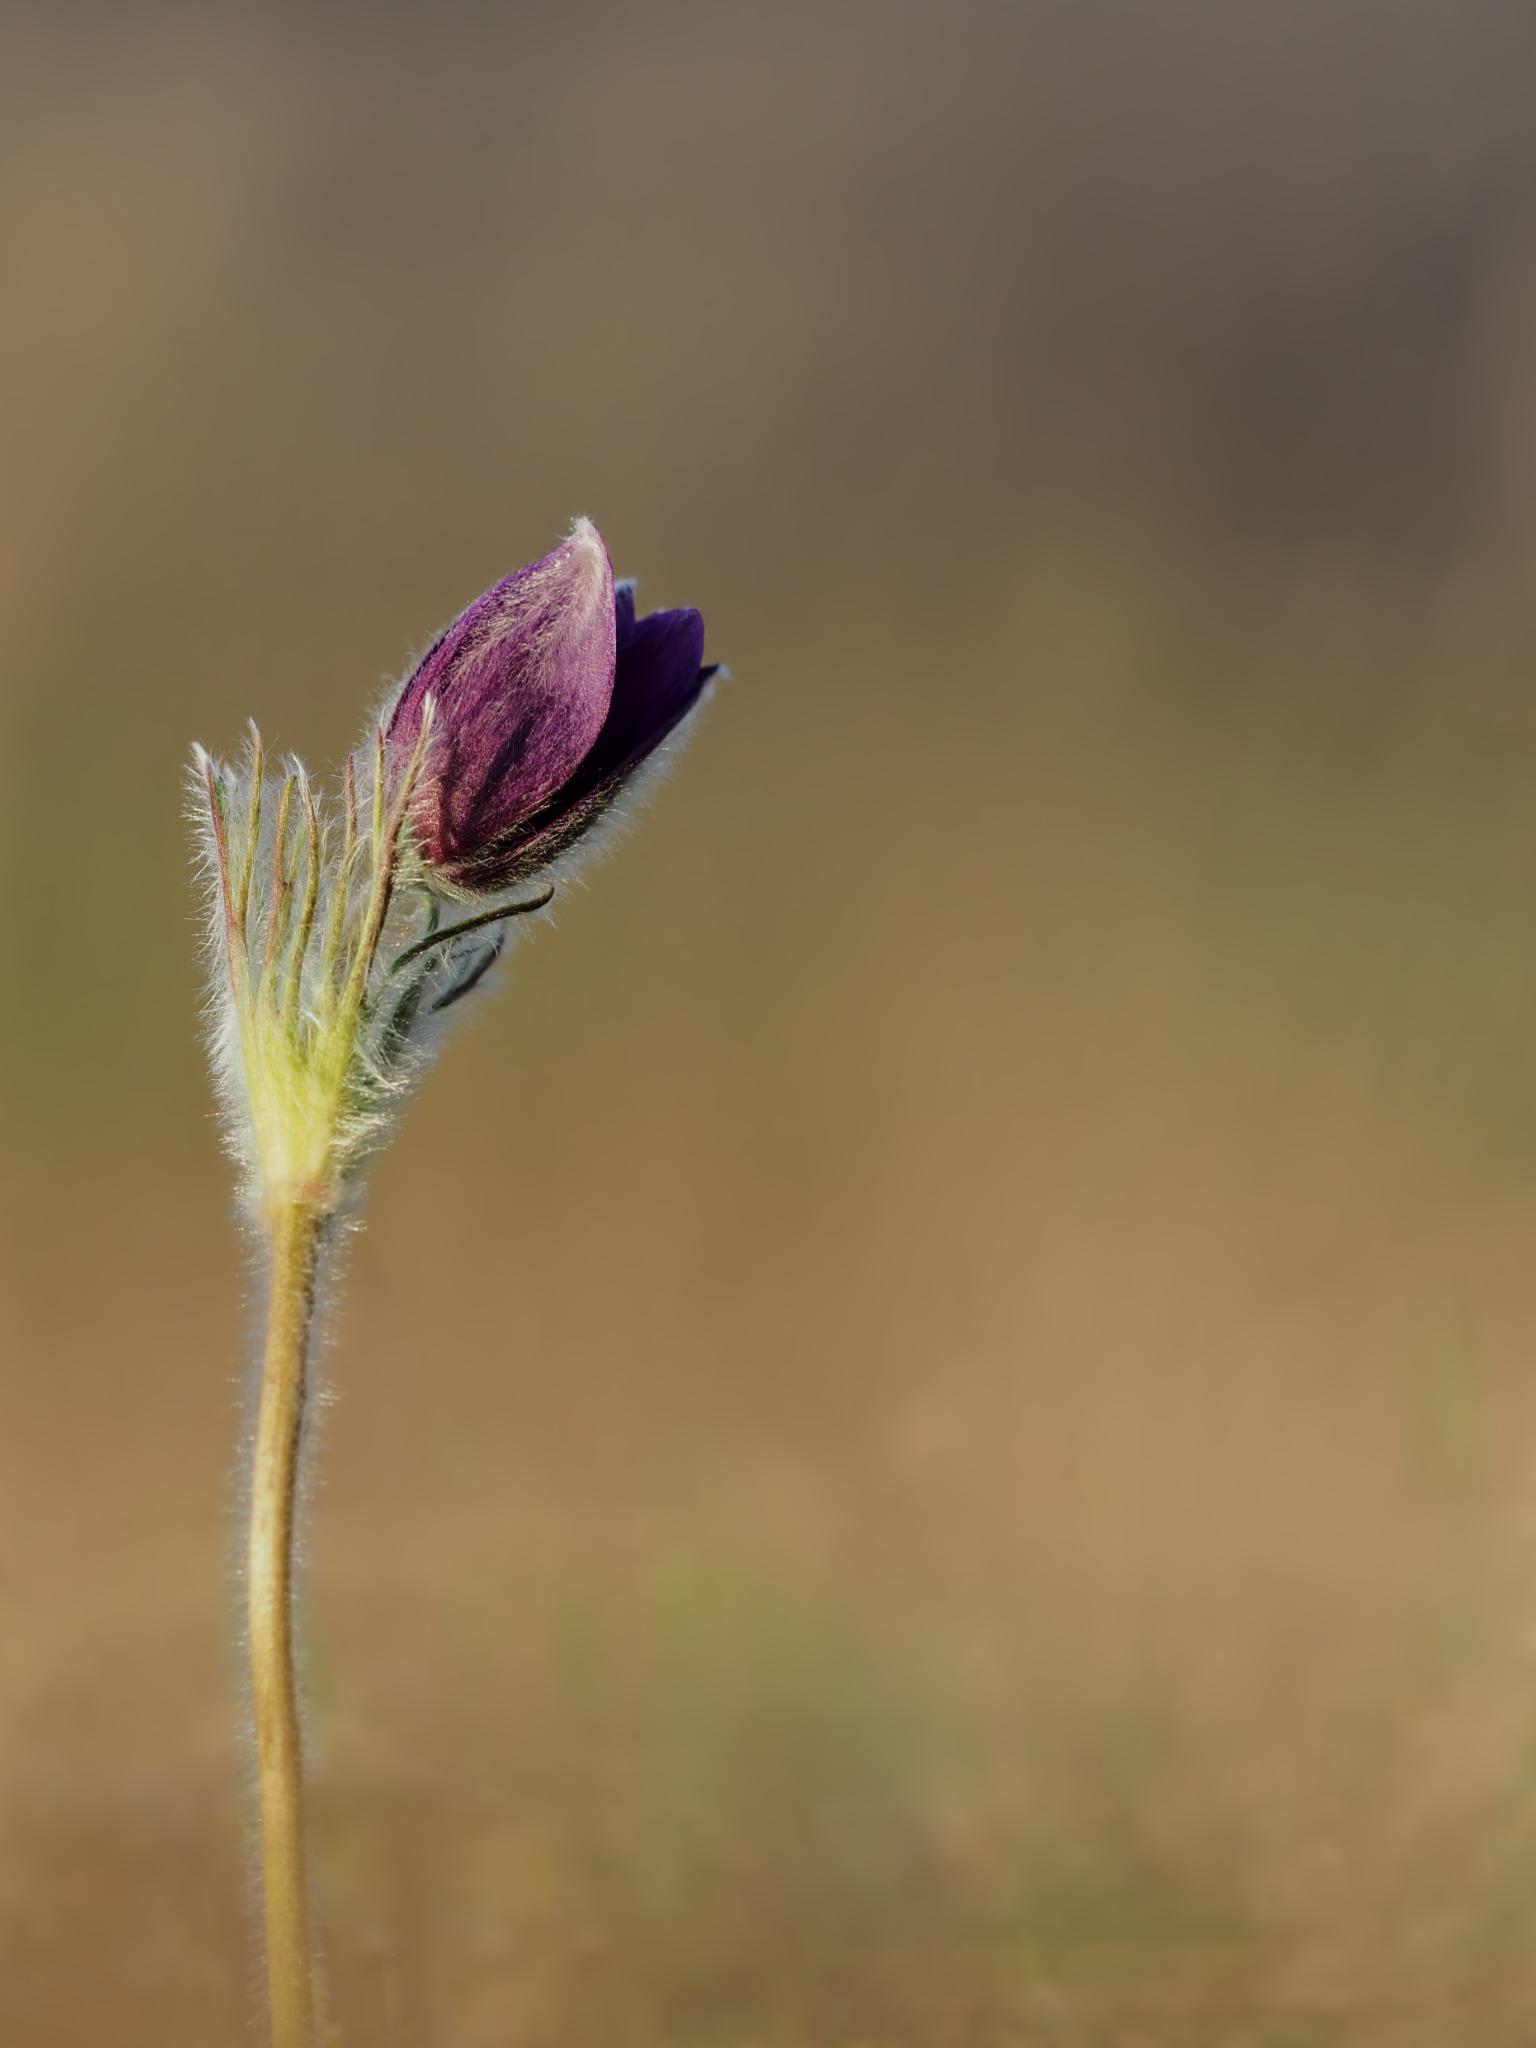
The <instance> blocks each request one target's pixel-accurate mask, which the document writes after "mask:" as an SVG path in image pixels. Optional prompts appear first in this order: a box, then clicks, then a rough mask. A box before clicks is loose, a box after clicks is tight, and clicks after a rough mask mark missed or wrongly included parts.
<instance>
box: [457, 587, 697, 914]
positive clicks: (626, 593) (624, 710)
mask: <svg viewBox="0 0 1536 2048" xmlns="http://www.w3.org/2000/svg"><path fill="white" fill-rule="evenodd" d="M615 612H616V620H617V640H618V653H617V664H616V668H615V673H614V685H613V703H612V708H611V709H610V711H609V713H608V717H607V719H606V721H605V722H604V725H603V728H602V731H601V732H600V733H599V734H598V736H597V739H596V741H595V742H594V743H593V746H592V748H591V751H590V752H589V753H588V754H587V756H586V758H585V759H584V760H583V761H582V763H581V765H580V766H579V767H578V768H577V770H576V772H575V773H574V774H573V775H572V776H571V777H570V779H569V780H568V781H567V782H566V783H565V784H564V785H563V786H562V788H561V789H560V790H559V791H558V792H557V793H556V794H555V795H554V796H553V797H552V798H551V799H550V801H549V802H548V803H547V804H546V805H545V806H544V808H543V810H542V811H541V812H540V813H539V815H538V816H537V817H536V818H531V819H528V820H526V821H525V822H523V823H522V824H520V825H519V826H517V827H516V828H515V829H514V830H513V831H511V832H509V833H507V834H506V835H504V836H503V837H502V838H501V839H500V840H498V841H497V842H496V843H495V844H494V845H492V846H487V847H486V848H484V849H483V851H482V854H481V856H480V858H479V859H477V860H474V861H472V862H469V863H466V864H464V865H462V866H461V867H460V868H459V870H458V872H457V873H456V875H455V877H454V879H455V880H456V881H458V882H459V883H460V885H461V886H463V887H468V888H473V889H477V890H487V891H492V890H500V889H505V888H509V887H511V886H512V885H513V884H514V883H516V882H520V881H522V880H524V879H526V878H527V877H528V876H530V875H533V874H536V873H537V872H538V871H539V869H540V868H541V867H544V866H546V865H547V864H548V863H549V862H550V861H552V860H554V859H556V858H557V857H558V856H559V855H560V854H562V853H563V852H564V851H565V850H566V849H567V848H568V847H570V846H572V845H574V844H575V842H576V841H577V840H578V839H580V838H581V836H582V834H583V833H584V832H585V831H586V830H587V829H588V828H589V826H591V825H593V824H595V823H596V821H597V820H598V818H600V817H601V816H602V814H603V812H604V811H605V810H606V809H607V808H608V806H609V804H610V803H611V802H612V801H613V799H614V798H615V797H616V796H617V795H618V793H619V791H620V789H621V788H622V787H623V785H624V783H625V782H626V781H627V780H628V779H629V777H630V776H631V775H632V774H633V773H634V771H635V770H636V769H637V768H638V767H639V766H640V764H641V762H642V761H644V760H645V758H646V757H647V755H649V754H651V753H653V752H654V751H655V750H656V748H657V747H659V746H660V745H661V743H662V741H663V740H665V739H666V738H667V736H668V735H669V734H670V733H672V732H673V731H675V730H676V728H677V726H678V725H679V724H680V723H681V722H682V720H683V719H684V718H686V717H687V715H688V713H689V712H690V711H691V710H692V709H693V708H694V706H695V705H696V704H697V703H698V701H699V699H700V697H701V696H702V695H703V692H704V689H705V687H706V685H707V684H708V682H709V680H710V678H711V677H712V676H713V675H714V674H715V672H716V671H715V669H714V668H713V667H705V666H703V664H702V656H703V652H704V621H703V618H702V616H701V615H700V614H699V613H698V612H696V611H669V612H652V613H651V614H650V616H649V617H648V618H643V619H638V620H637V619H636V618H635V615H634V598H633V592H632V587H631V586H628V585H625V584H621V585H620V586H619V588H618V591H617V592H616V593H615Z"/></svg>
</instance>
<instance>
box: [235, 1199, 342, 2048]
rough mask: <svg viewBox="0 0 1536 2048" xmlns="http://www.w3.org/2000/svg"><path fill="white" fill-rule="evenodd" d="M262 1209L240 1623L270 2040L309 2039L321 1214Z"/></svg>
mask: <svg viewBox="0 0 1536 2048" xmlns="http://www.w3.org/2000/svg"><path fill="white" fill-rule="evenodd" d="M269 1214H270V1228H271V1271H270V1275H269V1290H270V1291H269V1297H268V1306H267V1336H266V1348H265V1352H264V1355H263V1359H262V1371H261V1406H260V1411H259V1414H258V1418H257V1424H256V1458H255V1464H254V1467H253V1469H252V1474H251V1514H250V1530H249V1539H248V1546H247V1551H246V1626H247V1635H248V1640H249V1648H250V1659H251V1686H252V1695H253V1701H254V1707H255V1719H256V1750H257V1759H258V1765H259V1771H260V1798H261V1872H262V1896H263V1906H264V1912H265V1928H266V1961H267V1991H268V2002H269V2008H270V2015H271V2029H272V2048H315V2044H316V2042H317V2039H318V2036H317V2032H316V2024H315V1999H316V1994H315V1966H314V1959H313V1952H312V1945H311V1939H310V1923H309V1886H308V1877H307V1873H306V1868H305V1861H304V1811H303V1796H304V1776H303V1755H302V1749H301V1742H300V1733H299V1706H298V1693H297V1688H296V1685H295V1682H294V1665H293V1538H294V1509H295V1503H296V1500H297V1494H298V1460H299V1440H300V1435H301V1432H302V1429H303V1422H304V1401H305V1394H306V1381H307V1377H308V1365H309V1346H310V1330H311V1326H312V1324H313V1321H314V1309H315V1277H316V1268H317V1264H318V1258H319V1250H320V1240H321V1236H322V1234H323V1231H324V1228H325V1214H324V1211H323V1210H322V1209H321V1208H320V1207H319V1206H318V1205H316V1204H315V1203H314V1202H313V1201H312V1200H306V1199H304V1198H303V1197H294V1198H291V1199H288V1200H285V1201H283V1202H281V1203H278V1204H276V1205H274V1207H273V1208H272V1210H271V1211H270V1212H269Z"/></svg>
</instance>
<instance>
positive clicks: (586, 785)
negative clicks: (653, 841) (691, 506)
mask: <svg viewBox="0 0 1536 2048" xmlns="http://www.w3.org/2000/svg"><path fill="white" fill-rule="evenodd" d="M703 656H704V621H703V619H702V618H701V617H700V615H699V614H698V613H697V612H696V611H687V610H684V611H664V612H652V613H650V614H649V615H648V616H646V617H644V618H640V617H637V615H636V612H635V594H634V587H633V585H631V584H627V583H621V584H619V586H618V587H617V589H615V587H614V582H613V571H612V569H611V568H610V567H609V562H608V554H607V550H606V549H605V548H604V546H603V543H602V540H601V539H600V537H599V535H598V532H597V529H596V527H595V526H593V525H592V523H591V522H590V520H586V519H579V520H577V522H576V524H575V526H574V527H573V528H572V530H571V532H570V534H569V536H568V537H567V538H566V539H565V540H563V541H562V542H561V543H560V545H559V547H557V548H555V549H554V550H553V551H552V552H551V553H549V554H547V555H545V556H544V557H543V559H542V560H540V561H537V562H533V563H530V564H529V566H528V567H527V568H526V569H519V570H517V571H516V572H515V574H513V575H511V576H508V577H507V578H505V580H504V581H502V582H500V583H498V584H495V585H494V586H493V587H492V588H491V589H490V590H488V591H486V593H485V595H484V596H483V597H479V598H477V599H476V600H475V602H474V603H473V604H472V605H471V606H470V607H469V609H468V610H467V611H465V612H463V613H461V614H460V616H459V617H458V618H457V619H456V620H455V621H454V622H453V624H452V625H451V626H450V627H449V628H448V629H447V631H446V632H445V633H443V634H442V635H441V636H440V637H439V638H438V639H437V641H436V642H434V644H433V645H432V647H431V648H430V649H429V650H428V652H427V653H426V654H425V655H424V656H423V658H422V660H421V661H420V662H419V663H418V664H417V666H416V668H415V670H414V672H413V673H412V674H411V675H410V677H409V678H408V679H407V680H406V682H405V683H404V684H403V685H402V687H401V690H400V694H399V696H398V697H397V698H396V700H395V703H394V705H393V707H392V708H391V710H390V712H389V714H388V716H387V718H386V720H385V736H386V741H387V745H388V748H389V753H390V757H391V760H392V761H393V762H394V763H395V765H396V771H397V772H403V770H404V767H405V764H406V763H408V762H409V760H410V759H411V757H412V755H413V753H414V751H415V749H416V747H417V745H418V743H419V741H420V738H421V727H422V719H423V716H424V713H425V710H426V707H427V705H428V704H429V703H430V704H431V705H432V706H433V720H434V722H433V729H432V736H431V743H430V745H429V747H428V749H427V753H426V758H425V761H424V763H423V766H422V769H421V771H420V773H419V775H418V777H417V780H416V788H415V796H414V798H413V805H412V822H413V824H414V827H415V831H416V837H417V843H418V850H419V852H420V854H421V856H422V858H423V860H424V862H425V865H426V869H427V872H428V874H429V876H430V877H431V879H432V881H433V882H434V883H435V884H436V885H437V886H438V887H439V888H440V889H442V890H443V891H444V893H447V894H452V895H458V896H466V897H476V898H478V897H480V896H482V895H488V894H495V893H497V892H500V891H504V890H506V889H508V888H511V887H513V886H515V885H516V884H518V883H520V882H522V881H524V880H526V879H528V878H529V877H530V876H533V875H536V874H537V873H539V872H540V871H541V870H542V869H544V868H546V867H548V866H549V865H550V863H551V862H552V861H554V860H556V859H557V858H558V857H559V856H560V855H561V854H562V853H564V852H565V851H566V850H567V849H568V848H569V847H571V846H572V845H574V844H575V842H576V841H577V840H578V839H580V838H581V837H582V835H583V834H584V833H585V832H586V831H587V830H588V829H589V828H590V827H591V826H592V825H594V824H595V823H596V822H597V820H598V819H599V818H600V817H601V816H602V815H603V813H604V811H606V810H607V809H608V807H609V805H610V804H611V803H612V802H613V799H614V798H615V797H616V796H617V795H618V794H619V792H620V790H621V789H622V788H623V787H624V785H625V783H626V782H628V781H629V780H630V778H631V776H633V775H634V773H635V772H636V770H637V769H638V768H640V766H641V765H642V763H643V762H645V761H646V760H647V759H648V758H649V757H650V756H651V755H652V754H653V753H654V752H655V751H656V749H657V748H658V747H659V746H660V745H661V743H662V741H663V740H665V739H666V738H667V737H668V735H669V734H671V733H672V732H673V731H674V730H675V729H676V727H677V726H678V725H679V724H680V723H681V721H682V720H683V719H684V718H686V717H687V715H688V713H689V712H690V711H692V710H693V708H694V706H695V705H696V704H697V703H698V701H699V698H700V696H701V695H702V693H703V691H704V689H705V686H706V685H707V683H708V682H709V679H710V678H711V676H713V675H714V674H715V670H714V669H713V668H712V667H706V666H705V665H704V660H703Z"/></svg>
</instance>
